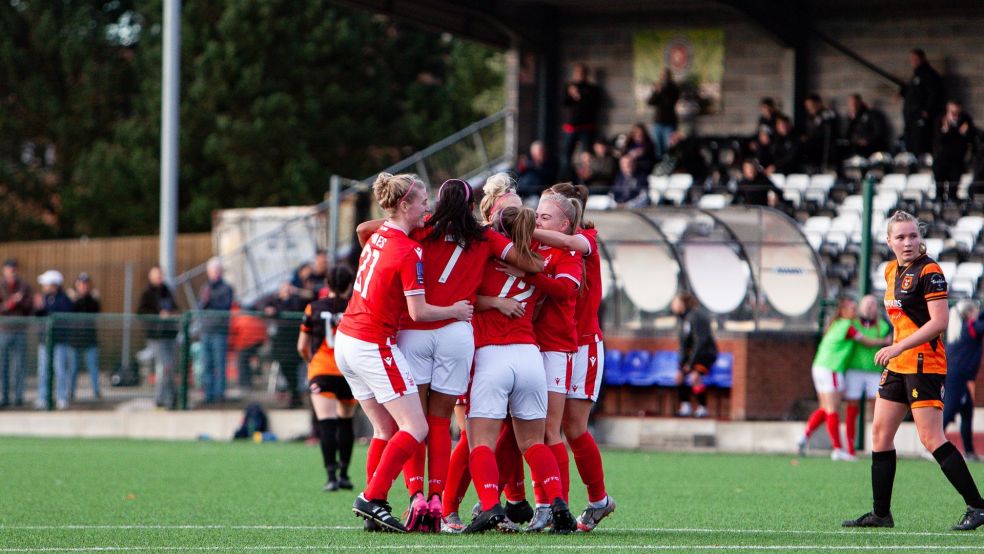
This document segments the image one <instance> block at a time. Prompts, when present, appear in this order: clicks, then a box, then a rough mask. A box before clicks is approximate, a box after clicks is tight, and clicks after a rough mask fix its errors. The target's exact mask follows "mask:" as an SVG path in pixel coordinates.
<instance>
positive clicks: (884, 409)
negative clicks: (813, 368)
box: [843, 374, 909, 527]
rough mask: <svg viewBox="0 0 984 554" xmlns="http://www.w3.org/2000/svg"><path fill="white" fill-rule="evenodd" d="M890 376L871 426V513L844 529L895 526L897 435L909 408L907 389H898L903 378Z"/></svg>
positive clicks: (881, 392)
mask: <svg viewBox="0 0 984 554" xmlns="http://www.w3.org/2000/svg"><path fill="white" fill-rule="evenodd" d="M890 375H891V379H892V380H890V381H888V382H886V383H883V385H882V388H881V389H880V391H879V394H880V396H881V397H880V398H878V399H877V400H876V401H875V414H874V418H873V419H872V423H871V442H872V448H871V492H872V498H873V499H874V502H873V507H872V511H871V512H868V513H866V514H864V515H862V516H861V517H859V518H857V519H850V520H847V521H844V522H843V525H844V526H845V527H894V526H895V522H894V521H893V520H892V510H891V508H892V488H893V485H894V484H895V465H896V455H895V434H896V433H897V432H898V430H899V425H901V423H902V419H903V418H904V417H905V415H906V413H908V411H909V406H908V405H907V404H905V401H904V395H905V389H904V386H903V387H900V386H899V385H900V384H901V383H900V382H901V378H900V377H899V376H898V375H897V374H890ZM896 381H898V382H896ZM890 398H897V399H898V400H890Z"/></svg>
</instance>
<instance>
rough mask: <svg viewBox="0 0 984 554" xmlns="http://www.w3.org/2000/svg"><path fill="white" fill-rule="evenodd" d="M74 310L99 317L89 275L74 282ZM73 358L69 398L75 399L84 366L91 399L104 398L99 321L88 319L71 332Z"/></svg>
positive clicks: (86, 274)
mask: <svg viewBox="0 0 984 554" xmlns="http://www.w3.org/2000/svg"><path fill="white" fill-rule="evenodd" d="M73 311H75V312H76V313H85V314H97V313H99V312H100V311H102V309H101V307H100V304H99V298H98V293H96V292H94V291H93V290H92V279H91V278H90V277H89V274H88V273H85V272H83V273H79V276H78V278H77V279H76V280H75V301H74V305H73ZM71 339H72V356H71V357H70V358H69V362H70V364H69V367H70V368H71V376H72V377H71V385H70V388H69V398H70V399H71V400H75V385H76V381H77V379H78V376H79V370H80V369H81V367H82V363H83V362H84V363H85V367H86V369H87V370H88V371H89V382H90V383H91V384H92V396H93V397H94V398H102V393H100V391H99V340H98V338H97V337H96V320H95V318H94V317H93V318H92V319H86V320H84V321H80V322H78V324H77V325H76V326H75V327H74V329H73V332H72V337H71Z"/></svg>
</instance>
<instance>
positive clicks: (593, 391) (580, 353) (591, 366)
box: [567, 340, 605, 402]
mask: <svg viewBox="0 0 984 554" xmlns="http://www.w3.org/2000/svg"><path fill="white" fill-rule="evenodd" d="M604 374H605V344H604V343H603V342H601V341H600V340H599V341H596V342H593V343H591V344H583V345H581V346H580V347H578V349H577V354H575V355H574V370H573V371H572V372H571V381H570V383H569V385H570V388H569V390H568V391H567V398H576V399H579V400H590V401H592V402H595V401H597V400H598V392H599V391H600V390H601V378H602V376H603V375H604Z"/></svg>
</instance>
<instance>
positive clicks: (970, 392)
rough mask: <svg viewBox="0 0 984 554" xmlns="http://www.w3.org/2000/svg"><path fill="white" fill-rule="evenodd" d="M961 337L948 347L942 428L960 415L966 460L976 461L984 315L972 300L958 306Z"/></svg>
mask: <svg viewBox="0 0 984 554" xmlns="http://www.w3.org/2000/svg"><path fill="white" fill-rule="evenodd" d="M957 312H959V314H960V336H959V338H957V340H955V341H953V342H951V343H949V344H947V345H946V366H947V367H946V382H945V383H946V384H945V385H944V393H943V428H944V429H946V426H947V425H949V424H951V423H953V421H954V419H956V416H957V414H958V413H959V414H960V439H961V441H963V446H964V458H966V459H967V460H974V461H977V460H978V459H979V458H978V457H977V454H976V453H975V451H974V427H973V425H974V399H975V398H976V396H977V395H976V389H975V384H976V382H977V372H978V370H979V369H980V365H981V340H982V339H984V317H982V316H984V314H981V312H980V310H979V309H978V308H977V303H976V302H974V301H973V300H961V301H960V302H958V303H957Z"/></svg>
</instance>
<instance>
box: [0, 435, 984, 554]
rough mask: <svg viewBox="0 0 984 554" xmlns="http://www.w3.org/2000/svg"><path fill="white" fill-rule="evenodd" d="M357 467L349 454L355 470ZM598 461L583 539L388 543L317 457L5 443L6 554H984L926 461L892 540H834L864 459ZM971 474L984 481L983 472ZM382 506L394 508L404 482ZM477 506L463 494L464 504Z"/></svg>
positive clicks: (855, 511)
mask: <svg viewBox="0 0 984 554" xmlns="http://www.w3.org/2000/svg"><path fill="white" fill-rule="evenodd" d="M364 458H365V448H364V447H363V448H359V449H357V451H356V459H355V461H354V464H355V466H356V467H364V466H363V462H364ZM604 460H605V463H606V468H607V475H608V489H609V492H610V493H611V494H612V495H613V496H614V497H615V498H616V499H617V500H618V511H617V512H616V513H615V514H614V516H612V517H611V518H610V519H608V520H606V521H604V522H603V523H602V525H601V526H599V528H598V529H597V530H596V531H595V532H593V533H590V534H586V535H583V534H578V535H570V536H552V535H523V534H517V535H502V534H497V533H489V534H486V535H482V536H446V535H426V536H425V535H419V534H412V535H394V534H367V533H363V532H362V531H361V530H360V529H361V520H359V519H356V518H355V517H354V516H353V514H352V512H351V511H350V508H351V504H352V499H353V495H352V494H350V493H348V492H340V493H324V492H322V491H321V485H322V483H323V479H324V474H323V471H322V469H321V467H320V454H319V451H318V449H317V448H315V447H306V446H303V445H300V444H282V443H264V444H254V443H237V444H229V443H221V442H200V443H185V442H151V441H121V440H56V439H21V438H0V553H2V552H285V553H290V552H294V553H296V552H308V551H312V552H330V551H353V550H367V551H373V550H374V551H401V550H402V551H407V552H411V551H434V552H445V551H452V552H463V551H485V552H494V551H507V552H508V551H515V552H524V551H533V552H549V551H565V552H566V551H578V550H585V551H588V550H595V551H610V552H619V551H669V552H717V551H724V552H729V551H731V552H760V551H793V552H831V551H834V552H840V551H848V552H852V551H862V552H863V551H896V552H909V551H912V552H922V551H931V550H938V551H944V552H954V551H976V552H981V551H984V530H982V531H981V532H976V533H975V532H970V533H956V532H951V531H949V527H950V525H952V524H953V523H955V522H956V521H957V520H958V519H959V517H960V515H961V514H962V513H963V510H964V505H963V503H962V502H961V499H960V498H959V497H958V496H957V494H956V493H955V492H954V491H953V489H952V488H951V487H950V485H949V484H948V483H947V482H946V479H945V477H944V476H943V475H942V473H941V472H940V471H939V468H938V467H937V465H936V464H935V463H932V462H928V461H925V460H902V461H901V462H900V463H899V468H898V476H897V481H896V486H895V506H894V510H893V511H894V514H895V520H896V527H895V529H890V530H842V529H841V528H840V521H841V520H842V519H844V518H847V517H855V516H858V515H860V514H861V513H862V512H865V511H867V510H868V509H869V506H870V488H869V464H868V462H867V461H861V462H858V463H853V464H851V463H833V462H831V461H829V460H828V459H826V458H819V457H817V458H806V459H796V458H793V457H791V456H764V455H762V456H753V455H723V454H679V453H661V452H648V453H647V452H620V451H606V452H604ZM571 469H572V473H573V474H574V475H575V483H574V485H573V486H572V493H571V503H572V506H571V507H572V509H573V510H576V511H580V509H581V508H583V506H584V502H585V496H584V489H583V486H581V485H580V483H579V482H577V480H576V469H575V468H574V465H573V463H572V464H571ZM971 469H972V471H973V472H974V474H975V477H976V478H977V480H978V482H979V483H982V482H984V465H978V464H972V466H971ZM354 476H355V477H356V478H357V485H359V484H361V483H362V480H363V478H364V476H363V475H362V472H361V471H357V472H355V473H354ZM390 499H391V501H392V503H393V504H394V507H395V508H396V509H397V510H399V511H402V509H403V508H404V507H405V500H404V499H405V490H404V488H403V486H402V480H401V481H399V482H398V483H397V485H396V486H395V487H394V489H393V492H392V494H391V497H390ZM473 502H474V493H470V494H469V497H468V498H467V499H466V500H465V503H464V504H463V506H464V507H465V509H466V510H469V509H470V507H471V505H472V503H473Z"/></svg>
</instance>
